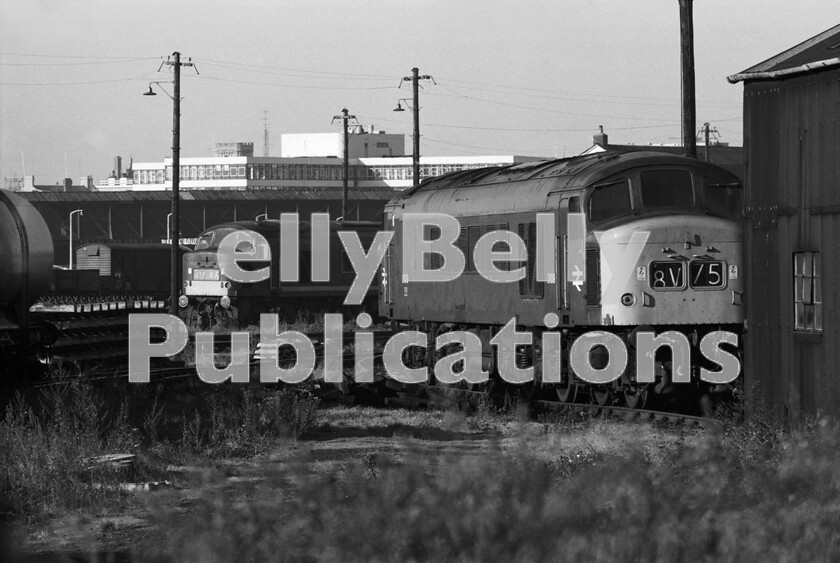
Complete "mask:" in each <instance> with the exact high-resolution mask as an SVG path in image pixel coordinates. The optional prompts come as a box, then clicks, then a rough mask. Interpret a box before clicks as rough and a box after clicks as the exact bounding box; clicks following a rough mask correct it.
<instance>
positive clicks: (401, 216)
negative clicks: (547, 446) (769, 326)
mask: <svg viewBox="0 0 840 563" xmlns="http://www.w3.org/2000/svg"><path fill="white" fill-rule="evenodd" d="M417 214H439V215H447V216H449V217H453V218H455V219H456V220H457V222H458V223H457V225H458V229H459V230H458V232H457V233H455V232H454V231H453V230H452V229H450V230H449V236H450V244H451V245H452V246H453V247H455V248H457V249H459V250H460V251H461V253H462V255H463V256H464V260H463V268H460V271H458V272H455V273H454V274H453V275H450V276H449V279H448V281H436V282H433V281H412V280H410V279H409V276H407V275H406V271H405V270H406V269H410V268H413V267H414V266H411V264H413V262H412V261H414V260H422V262H423V263H422V267H423V269H425V270H429V271H435V270H442V269H444V268H446V267H447V264H446V263H445V259H444V257H443V255H442V254H440V253H435V252H421V254H422V256H416V254H417V249H418V247H417V246H416V245H413V246H411V247H408V246H406V244H407V243H406V242H405V241H406V240H408V239H407V238H406V237H405V236H404V235H405V234H407V233H405V232H404V231H406V229H407V225H408V223H407V221H412V223H411V224H412V225H415V224H416V221H417V217H421V216H420V215H417ZM540 215H541V217H539V216H540ZM741 217H742V186H741V184H740V182H739V180H738V179H737V177H735V176H734V175H733V174H732V173H730V172H728V171H726V170H724V169H722V168H720V167H718V166H715V165H713V164H710V163H707V162H703V161H698V160H697V159H694V158H690V157H687V156H680V155H674V154H666V153H659V152H653V151H650V152H647V151H642V152H628V153H602V154H598V155H587V156H581V157H575V158H570V159H562V160H553V161H543V162H533V163H525V164H518V165H512V166H508V167H502V168H486V169H478V170H468V171H461V172H454V173H451V174H448V175H444V176H441V177H438V178H435V179H432V180H429V181H426V182H423V183H422V184H421V185H419V186H416V187H414V188H411V189H409V190H406V191H404V192H402V193H400V194H399V195H397V196H395V197H394V198H393V199H392V200H391V201H390V202H389V203H388V205H387V206H386V208H385V212H384V223H385V229H387V230H393V231H394V235H393V237H392V238H391V242H390V245H389V248H388V251H387V254H386V257H385V259H384V261H383V264H382V267H381V275H380V288H379V289H380V291H379V311H380V314H381V316H383V317H385V318H387V319H390V320H391V322H392V325H393V327H394V330H396V331H406V330H411V331H419V332H422V333H423V334H425V335H427V339H426V341H427V342H428V346H427V347H426V348H424V347H422V346H419V345H413V346H408V347H406V348H405V349H404V350H403V352H402V353H403V363H404V364H405V365H406V367H409V368H411V367H421V366H426V367H432V366H434V364H435V363H436V362H437V361H439V360H440V359H441V358H442V357H443V356H445V355H447V354H449V353H451V352H452V346H456V347H457V346H458V345H457V344H454V345H453V344H448V345H446V346H441V347H436V346H435V340H436V339H437V338H438V337H440V336H441V335H442V334H445V333H447V332H451V331H468V332H471V333H473V334H474V335H475V336H477V337H478V338H479V339H480V341H481V365H482V368H483V369H484V370H486V371H488V372H489V373H490V374H491V378H492V374H493V373H494V372H495V373H498V365H499V357H498V349H497V348H496V347H495V346H494V345H493V343H492V342H491V341H492V340H493V338H494V336H496V335H497V334H498V333H499V332H500V331H501V330H502V329H503V327H505V325H507V324H508V323H509V321H511V319H515V326H516V328H517V330H522V331H528V332H531V333H532V334H533V341H532V343H531V345H529V346H519V347H517V349H516V352H515V362H516V365H517V366H519V367H522V368H525V367H533V368H534V379H533V381H532V383H531V384H530V386H529V389H530V392H531V393H532V394H533V393H538V394H539V393H542V392H552V393H556V395H557V397H559V399H560V400H562V401H575V400H576V399H578V400H580V399H582V398H583V397H588V398H590V399H591V400H593V401H594V402H597V403H598V404H601V405H605V404H616V403H624V404H626V405H627V406H630V407H635V408H641V407H643V406H644V405H645V404H646V403H647V402H648V401H649V400H650V399H653V398H655V397H659V398H661V397H665V396H669V395H671V394H672V393H673V392H674V391H675V390H676V388H677V387H680V388H681V389H687V390H690V391H691V393H692V395H693V396H696V395H694V394H696V393H708V392H712V391H723V390H725V388H727V387H728V386H725V385H720V384H713V383H708V382H707V381H706V380H704V378H702V377H701V374H702V373H703V372H702V371H701V370H714V369H716V368H718V367H719V365H718V364H716V363H715V361H713V360H711V359H709V358H708V357H707V354H704V353H703V350H704V349H705V348H704V347H703V345H702V344H701V343H702V342H703V339H704V337H706V336H707V335H710V334H720V333H723V332H726V333H728V334H734V335H735V336H736V338H735V339H734V341H733V340H729V341H727V342H725V343H723V344H721V348H722V349H724V350H726V354H727V355H729V356H730V357H735V358H738V357H739V355H740V347H739V345H740V337H739V335H740V334H741V330H742V326H743V321H744V303H743V297H744V296H743V277H742V275H741V274H742V268H743V254H742V252H743V250H742V241H743V234H742V231H743V227H742V222H741ZM412 228H415V227H414V226H412ZM422 228H423V234H422V237H423V240H424V241H431V240H435V239H439V238H440V237H441V236H443V233H442V229H441V228H439V227H437V226H435V224H434V221H430V223H429V224H426V225H424V226H422ZM494 231H507V233H505V234H506V236H495V237H492V239H490V240H492V241H495V242H492V251H493V252H502V253H504V252H507V253H508V255H507V256H508V259H507V260H498V259H497V260H496V261H495V262H493V263H494V265H495V266H496V272H497V273H498V272H500V273H502V274H505V273H507V274H510V273H512V272H514V271H515V272H517V276H516V277H517V278H518V279H516V280H514V281H513V282H509V283H501V282H499V281H498V280H496V281H493V280H491V279H488V276H485V275H484V274H483V273H482V272H481V271H480V270H481V269H482V263H485V266H484V269H485V270H486V260H485V259H486V256H484V257H482V256H480V254H481V252H482V248H483V252H484V254H485V255H486V254H487V250H488V246H487V245H486V244H485V245H483V246H482V245H481V244H480V243H479V240H480V239H481V238H482V237H484V236H488V233H493V232H494ZM497 235H498V233H497ZM513 235H516V237H513ZM514 240H515V241H516V242H515V244H514V242H513V241H514ZM513 246H519V247H520V250H521V251H522V252H520V253H519V254H516V253H513V252H512V250H513V249H512V247H513ZM420 248H421V249H422V247H420ZM500 256H502V257H504V256H505V254H501V255H500ZM509 256H513V259H511V258H509ZM497 257H498V256H497ZM540 260H544V262H543V264H542V266H540V265H539V261H540ZM491 261H492V259H491ZM417 267H419V265H417ZM541 270H542V271H541ZM548 331H551V332H555V333H556V332H560V333H562V335H563V339H562V346H561V348H562V349H561V351H560V362H559V364H560V366H561V371H562V379H561V380H560V382H559V383H556V381H557V380H556V379H552V378H544V377H543V376H544V375H545V374H542V373H541V358H542V355H541V353H540V349H541V345H542V341H543V338H544V336H545V335H546V334H547V333H548ZM593 331H598V332H599V333H602V334H603V333H610V335H614V336H615V337H617V339H619V340H620V341H621V342H622V343H623V344H624V346H625V348H626V350H627V354H628V361H626V363H625V365H624V367H623V368H622V371H621V372H620V377H616V378H615V379H613V380H612V381H609V382H605V383H591V382H587V381H584V380H583V379H582V378H580V377H577V376H576V372H575V371H574V370H572V369H570V364H572V363H573V361H574V360H575V358H573V357H571V351H572V346H573V343H574V342H575V340H576V339H578V338H580V337H581V336H584V335H586V334H587V333H592V332H593ZM640 333H652V334H655V335H660V334H662V333H667V334H669V335H673V334H676V333H679V334H680V335H683V336H684V337H685V338H684V339H682V337H681V338H680V344H683V343H684V344H685V346H686V348H688V349H689V350H688V352H690V367H689V368H688V370H689V371H690V374H686V373H682V372H680V373H676V372H677V371H678V368H680V367H684V366H685V365H686V364H685V363H683V361H682V360H683V359H684V356H685V354H684V352H685V351H684V350H683V351H675V350H676V349H677V348H679V346H676V347H672V346H667V345H663V346H656V347H655V348H654V350H653V351H651V352H650V353H651V354H653V355H654V356H655V357H654V358H653V360H654V366H655V368H654V369H655V379H654V381H650V380H649V379H648V378H647V377H645V378H644V381H642V379H641V378H639V379H637V377H636V365H637V361H636V360H637V358H636V352H637V347H638V346H639V341H638V337H639V334H640ZM610 351H611V350H609V349H608V348H607V347H605V346H592V347H589V348H588V349H586V348H584V353H586V354H588V358H585V359H586V360H587V362H588V363H589V365H590V366H591V367H592V368H593V369H603V368H604V367H605V366H606V365H607V364H608V362H609V361H610V357H609V356H610V353H609V352H610ZM577 352H580V350H577ZM645 353H646V354H647V351H646V352H645ZM639 355H641V352H640V353H639ZM678 360H679V361H678ZM738 365H739V367H740V363H739V364H738ZM461 367H462V368H463V366H461ZM543 379H549V380H551V381H553V382H554V383H552V385H550V386H548V385H541V381H542V380H543ZM689 380H690V381H689ZM675 381H676V382H680V383H685V382H687V381H688V383H687V384H686V385H682V386H679V385H676V384H675ZM548 387H551V389H548ZM671 396H672V395H671Z"/></svg>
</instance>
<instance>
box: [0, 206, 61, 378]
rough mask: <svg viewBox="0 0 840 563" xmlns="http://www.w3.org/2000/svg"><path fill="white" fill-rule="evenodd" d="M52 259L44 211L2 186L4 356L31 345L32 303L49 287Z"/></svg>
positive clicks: (0, 328)
mask: <svg viewBox="0 0 840 563" xmlns="http://www.w3.org/2000/svg"><path fill="white" fill-rule="evenodd" d="M52 263H53V245H52V238H51V237H50V231H49V229H48V228H47V224H46V222H45V221H44V219H43V217H41V214H40V213H38V211H37V210H36V209H35V208H34V207H33V206H32V204H31V203H29V202H27V201H26V200H25V199H23V198H22V197H20V196H19V195H17V194H15V193H13V192H10V191H7V190H0V352H2V355H3V356H4V357H5V356H10V355H12V354H13V352H16V349H17V348H18V347H26V346H27V345H28V342H29V340H30V338H29V337H30V333H29V323H30V320H29V307H30V306H31V305H32V303H33V302H34V301H35V300H36V299H37V298H38V297H39V296H40V295H41V294H42V293H45V292H46V291H48V290H49V287H50V276H51V270H52ZM3 364H4V365H6V362H5V361H4V362H3Z"/></svg>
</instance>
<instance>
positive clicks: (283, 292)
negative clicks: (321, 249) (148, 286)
mask: <svg viewBox="0 0 840 563" xmlns="http://www.w3.org/2000/svg"><path fill="white" fill-rule="evenodd" d="M328 228H329V256H326V255H322V254H319V253H318V252H317V251H316V253H315V254H314V255H313V252H312V246H311V244H312V238H311V229H312V223H310V222H306V221H301V222H300V224H299V231H298V234H299V238H298V243H297V246H298V251H297V256H295V257H283V256H282V254H281V248H282V245H281V224H280V221H279V220H265V221H239V222H235V223H224V224H221V225H217V226H215V227H212V228H210V229H208V230H206V231H204V232H203V233H201V234H200V235H199V237H198V239H197V241H196V244H195V248H194V250H193V251H192V252H188V253H186V254H185V255H184V258H183V294H182V295H181V297H180V300H179V303H180V306H181V316H182V317H183V318H184V319H185V321H186V322H187V325H188V326H189V327H191V328H193V329H202V330H205V329H208V328H212V327H214V326H222V327H226V328H239V327H246V326H248V325H249V324H258V323H259V315H260V314H261V313H276V314H279V315H280V316H281V317H282V318H283V319H284V320H286V321H289V322H293V321H295V320H296V318H297V317H298V316H299V315H301V314H316V313H319V312H322V311H327V312H337V311H340V310H341V309H342V304H343V302H344V299H345V297H346V296H347V292H348V291H349V289H350V286H351V284H352V283H353V280H354V278H355V273H354V269H353V267H352V264H351V263H350V261H349V259H348V257H347V254H346V253H345V252H344V250H343V247H342V244H341V241H340V240H339V237H338V232H339V231H348V230H352V231H355V232H357V233H358V235H359V239H360V241H361V243H362V245H363V246H364V247H365V248H367V247H368V246H369V244H370V242H371V241H372V240H373V238H374V236H375V235H376V232H377V231H378V230H379V228H380V225H379V223H373V222H366V221H352V222H351V221H347V222H336V221H332V222H329V227H328ZM243 231H250V232H252V233H257V234H259V235H261V236H262V237H264V238H265V240H266V241H267V242H268V245H269V249H270V253H269V254H270V255H269V256H267V257H266V258H267V259H266V260H263V261H260V260H254V261H249V262H245V263H243V264H241V265H242V267H243V268H250V269H259V268H265V267H268V268H269V272H270V275H269V277H268V279H265V280H264V281H259V282H256V283H241V282H238V281H236V280H234V279H231V278H230V277H229V276H226V275H225V272H224V271H223V269H222V268H221V267H220V263H219V248H220V245H221V244H222V241H223V240H224V239H225V237H227V236H229V235H231V233H235V232H243ZM238 244H239V245H240V246H237V248H236V250H237V251H241V252H247V251H250V250H252V248H251V247H250V246H249V245H250V243H249V242H244V241H243V242H240V243H238ZM281 259H282V260H289V259H291V260H297V261H298V270H297V271H298V280H297V281H295V282H284V281H281V280H280V260H281ZM313 260H315V261H328V263H329V272H330V273H329V281H312V277H311V271H312V263H313ZM368 296H369V297H368V301H367V302H366V304H365V305H363V307H364V306H367V307H368V308H370V309H373V308H375V307H376V286H374V287H373V288H372V291H369V292H368Z"/></svg>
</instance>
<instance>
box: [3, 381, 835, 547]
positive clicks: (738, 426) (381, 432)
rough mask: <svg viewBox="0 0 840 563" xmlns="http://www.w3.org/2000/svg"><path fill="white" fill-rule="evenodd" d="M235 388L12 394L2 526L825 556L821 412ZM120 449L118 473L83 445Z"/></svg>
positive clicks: (94, 541)
mask: <svg viewBox="0 0 840 563" xmlns="http://www.w3.org/2000/svg"><path fill="white" fill-rule="evenodd" d="M228 387H229V390H228V391H217V392H214V393H213V394H211V395H206V394H205V395H201V396H198V397H197V398H196V396H193V398H192V399H187V398H185V397H180V398H176V399H171V400H169V401H167V402H166V403H162V402H161V401H160V398H159V396H157V395H154V394H153V393H152V394H151V395H149V396H146V397H141V396H130V397H128V399H127V401H129V402H133V403H136V404H138V405H142V407H143V409H144V411H145V415H144V416H142V417H140V418H139V419H138V418H137V417H136V415H135V413H134V412H133V410H132V405H131V404H127V402H125V401H124V402H123V404H124V405H126V404H127V406H125V407H124V408H122V409H116V410H114V409H113V408H111V409H110V410H108V408H107V405H109V404H111V403H110V402H109V400H108V399H107V397H105V396H104V395H103V394H102V392H101V390H90V389H88V388H86V387H84V386H81V385H79V384H73V385H70V386H69V387H67V388H64V389H62V390H61V393H53V394H52V395H51V396H48V397H46V398H45V399H44V401H43V402H42V403H41V404H42V406H44V407H46V408H44V409H43V410H42V411H41V414H38V412H36V411H37V410H38V409H32V410H30V409H29V408H28V407H27V406H25V405H23V404H21V403H20V402H18V403H17V404H13V405H12V406H11V407H9V409H7V414H6V417H5V419H4V420H3V422H2V426H0V447H2V451H3V452H4V455H3V458H2V461H0V464H2V477H3V491H2V492H3V501H4V505H5V507H6V508H5V516H6V521H7V524H8V525H9V530H10V537H11V538H12V539H13V541H14V542H15V544H16V545H18V546H23V548H25V549H27V550H29V551H33V550H34V551H49V552H53V553H55V552H61V553H67V552H82V553H94V552H99V551H131V552H132V558H133V560H135V561H145V560H155V561H161V560H163V561H232V560H243V561H264V560H278V559H280V560H327V561H330V560H332V561H339V560H340V561H347V560H365V561H369V560H418V561H421V560H437V561H440V560H521V561H531V560H545V559H586V560H592V559H600V560H607V559H609V560H613V559H620V560H636V559H643V560H649V559H662V560H673V559H688V558H692V559H693V558H698V557H705V558H715V559H717V558H721V559H724V560H736V559H738V560H739V559H756V558H758V557H759V556H761V557H762V558H767V557H768V556H769V557H770V558H772V559H800V560H830V558H831V557H832V554H833V553H837V552H838V549H840V532H838V530H840V526H838V525H837V524H838V521H840V495H839V494H838V488H840V464H838V463H837V462H838V453H840V435H839V433H838V431H837V428H836V427H834V426H832V425H830V424H827V423H825V422H822V423H820V422H819V421H816V422H815V423H812V424H807V425H805V426H804V427H803V429H802V430H801V431H797V432H786V431H784V430H783V429H781V428H779V427H777V426H774V425H773V424H772V423H771V422H770V421H768V420H767V419H764V418H762V417H760V416H759V417H756V418H755V419H753V420H752V421H750V422H748V423H741V422H736V421H734V420H733V421H728V422H724V423H723V424H720V425H715V426H710V427H707V428H703V427H696V426H692V427H675V426H670V425H668V426H665V425H657V424H655V423H642V422H618V421H610V420H602V419H587V418H585V417H583V416H582V415H580V414H570V415H557V414H547V415H542V417H540V418H538V419H537V420H534V419H533V418H532V417H529V416H528V413H527V410H526V409H525V408H524V407H522V406H521V405H519V404H518V403H517V401H516V400H515V399H509V400H508V401H506V404H504V405H491V404H489V403H481V404H478V405H475V411H474V412H472V413H470V414H465V413H463V412H461V411H457V410H425V411H417V410H414V411H409V410H401V409H381V408H372V407H361V406H339V405H325V404H323V403H322V404H316V401H315V400H314V398H313V397H312V396H311V395H309V394H308V393H307V392H305V391H299V390H290V388H286V389H280V390H271V391H268V390H264V389H262V390H260V389H244V390H243V389H241V386H240V387H236V386H228ZM150 393H151V391H150ZM149 402H151V405H150V404H149ZM198 405H202V408H197V406H198ZM47 413H50V414H49V415H48V414H47ZM137 421H139V424H138V425H136V426H135V422H137ZM125 452H128V453H134V454H136V458H135V459H134V463H133V467H132V469H131V473H130V474H126V473H125V472H123V470H112V469H108V468H107V464H103V465H101V466H97V464H96V463H95V462H93V461H92V460H94V459H95V458H96V456H97V455H102V454H105V453H125ZM126 481H132V482H149V481H155V482H158V483H160V486H159V487H155V486H152V487H150V488H151V489H152V490H149V491H145V490H144V491H137V490H126V489H128V487H122V488H121V487H120V484H121V483H122V484H125V482H126ZM163 481H168V483H161V482H163ZM0 555H2V554H1V553H0Z"/></svg>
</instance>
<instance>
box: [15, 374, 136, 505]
mask: <svg viewBox="0 0 840 563" xmlns="http://www.w3.org/2000/svg"><path fill="white" fill-rule="evenodd" d="M43 407H44V410H45V411H46V414H44V415H42V416H40V417H39V416H36V414H35V411H34V410H33V409H32V407H30V405H28V404H27V402H26V401H25V400H24V398H23V396H22V395H17V396H16V397H15V399H14V400H13V401H12V402H11V403H10V404H9V405H8V406H7V408H6V412H5V414H4V418H3V419H2V422H0V451H2V452H3V454H2V456H0V496H1V497H2V504H3V505H4V506H5V507H6V510H7V511H8V513H7V514H6V515H5V516H6V517H7V518H8V517H23V518H26V519H30V520H32V519H36V518H38V517H40V516H44V515H47V514H50V513H54V512H55V511H56V510H59V509H63V508H76V507H82V506H88V505H90V504H91V503H93V502H94V501H96V500H97V499H99V500H101V499H103V498H104V497H107V496H109V494H110V493H108V492H106V491H105V489H106V488H104V487H100V488H96V487H93V486H92V483H93V482H98V483H103V482H109V481H113V480H114V478H115V475H114V474H113V471H112V470H111V469H109V468H108V467H107V466H105V465H104V464H97V463H95V462H94V461H93V459H94V458H95V457H97V456H100V455H102V454H104V453H107V452H118V451H121V450H122V451H124V448H127V447H131V446H132V445H133V444H135V443H136V441H137V439H138V438H137V435H136V431H135V430H133V429H132V428H130V427H129V425H128V419H127V417H128V414H127V413H128V411H127V404H126V403H123V404H122V405H121V407H120V410H119V411H118V413H117V414H116V415H112V414H111V413H109V412H107V410H106V409H105V407H104V405H103V403H101V402H98V401H97V400H96V399H95V396H94V394H93V393H92V392H91V390H90V388H89V387H87V386H86V385H84V384H82V383H79V382H78V381H75V382H72V383H70V382H65V383H60V384H58V385H56V386H53V387H51V388H50V389H49V391H48V393H47V394H46V400H45V404H44V405H43Z"/></svg>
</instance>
